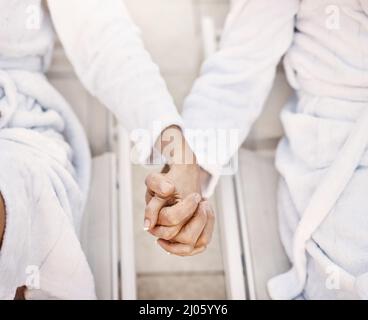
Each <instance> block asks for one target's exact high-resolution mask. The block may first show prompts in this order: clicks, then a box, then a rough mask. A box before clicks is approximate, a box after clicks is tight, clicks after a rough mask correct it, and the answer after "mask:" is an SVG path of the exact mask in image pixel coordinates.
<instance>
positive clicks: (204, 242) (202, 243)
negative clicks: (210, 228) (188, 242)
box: [197, 236, 209, 247]
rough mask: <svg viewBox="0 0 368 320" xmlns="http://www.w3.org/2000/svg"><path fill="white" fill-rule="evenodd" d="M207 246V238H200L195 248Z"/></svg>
mask: <svg viewBox="0 0 368 320" xmlns="http://www.w3.org/2000/svg"><path fill="white" fill-rule="evenodd" d="M208 244H209V238H208V237H207V236H204V237H202V238H201V239H200V240H199V241H198V243H197V246H198V247H205V246H207V245H208Z"/></svg>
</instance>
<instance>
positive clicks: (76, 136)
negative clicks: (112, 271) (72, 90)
mask: <svg viewBox="0 0 368 320" xmlns="http://www.w3.org/2000/svg"><path fill="white" fill-rule="evenodd" d="M0 88H1V89H0V111H1V118H0V192H1V193H2V195H3V197H4V200H5V206H6V228H5V234H4V239H3V244H2V248H1V250H0V298H1V299H13V298H14V295H15V291H16V289H17V287H20V286H23V285H27V286H28V290H26V293H25V294H26V298H27V299H55V298H57V299H94V298H95V290H94V282H93V277H92V274H91V271H90V269H89V266H88V264H87V261H86V258H85V256H84V254H83V252H82V249H81V246H80V244H79V241H78V237H77V235H78V231H79V225H80V220H81V217H82V212H83V207H84V202H85V200H86V199H85V198H86V194H87V190H88V184H89V171H90V155H89V150H88V145H87V141H86V137H85V135H84V132H83V130H82V128H81V126H80V124H79V122H78V121H77V119H76V117H75V115H74V114H73V113H72V111H71V109H70V107H69V106H68V104H67V103H66V102H65V101H64V99H63V98H62V97H61V96H60V95H59V94H58V93H57V92H56V90H55V89H54V88H53V87H52V86H51V85H50V84H49V83H48V82H47V80H46V78H45V77H44V75H42V74H41V73H33V72H28V71H0Z"/></svg>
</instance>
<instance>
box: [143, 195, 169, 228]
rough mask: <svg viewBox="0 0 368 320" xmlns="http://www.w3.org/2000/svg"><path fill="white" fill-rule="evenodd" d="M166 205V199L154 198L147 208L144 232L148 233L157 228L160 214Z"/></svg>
mask: <svg viewBox="0 0 368 320" xmlns="http://www.w3.org/2000/svg"><path fill="white" fill-rule="evenodd" d="M165 204H166V199H162V198H159V197H157V196H155V197H153V198H152V199H151V200H150V202H148V204H147V206H146V210H145V212H144V227H143V230H145V231H148V230H151V229H152V228H154V227H155V226H156V223H157V220H158V214H159V213H160V211H161V209H162V208H163V206H164V205H165Z"/></svg>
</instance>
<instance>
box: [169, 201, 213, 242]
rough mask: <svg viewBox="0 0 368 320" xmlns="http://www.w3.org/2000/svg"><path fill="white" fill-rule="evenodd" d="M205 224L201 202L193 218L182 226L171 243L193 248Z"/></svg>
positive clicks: (205, 218) (204, 210)
mask: <svg viewBox="0 0 368 320" xmlns="http://www.w3.org/2000/svg"><path fill="white" fill-rule="evenodd" d="M206 223H207V212H206V206H205V205H203V203H202V202H201V203H200V204H199V206H198V209H197V211H196V213H195V214H194V216H193V217H192V218H191V219H190V220H189V222H188V223H187V224H186V225H184V226H183V228H182V229H181V230H180V232H179V233H178V234H177V236H175V238H174V239H173V241H175V242H179V243H184V244H190V245H192V246H195V244H196V243H197V240H198V238H199V236H200V235H201V233H202V231H203V229H204V227H205V226H206Z"/></svg>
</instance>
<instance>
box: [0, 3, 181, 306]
mask: <svg viewBox="0 0 368 320" xmlns="http://www.w3.org/2000/svg"><path fill="white" fill-rule="evenodd" d="M48 6H49V10H50V13H51V17H52V21H53V23H54V26H55V29H56V31H57V32H58V35H59V37H60V40H61V42H62V44H63V45H64V48H65V51H66V53H67V56H68V57H69V59H70V60H71V62H72V64H73V66H74V67H75V70H76V73H77V75H78V76H79V77H80V79H81V81H82V82H83V84H84V85H85V87H86V88H87V89H88V90H89V91H90V92H91V94H93V95H95V96H96V97H98V98H99V99H100V100H101V101H102V102H103V103H104V104H105V105H106V106H107V107H108V108H110V109H111V110H112V111H113V112H114V113H115V114H116V116H117V117H118V119H119V120H120V121H121V123H122V124H123V125H124V126H125V127H126V128H127V129H129V130H130V131H133V130H135V129H146V130H151V129H152V126H156V127H157V125H158V122H159V124H160V125H161V126H162V128H164V127H166V126H168V125H179V126H180V125H181V118H180V117H179V115H178V113H177V110H176V108H175V106H174V104H173V101H172V98H171V97H170V95H169V93H168V91H167V88H166V85H165V83H164V81H163V80H162V78H161V76H160V74H159V71H158V68H157V66H156V65H155V64H154V63H153V62H152V61H151V59H150V56H149V54H148V53H147V52H146V51H145V50H144V47H143V44H142V41H141V40H140V36H139V31H138V30H137V28H136V27H135V26H134V24H133V23H132V21H131V20H130V18H129V16H128V13H127V11H126V9H125V7H124V5H123V3H122V1H121V0H105V1H100V0H88V1H86V0H49V1H48ZM52 47H53V29H52V26H51V20H50V17H49V15H48V13H47V12H46V10H45V9H44V8H43V7H42V5H41V0H0V192H1V194H2V195H3V197H4V200H5V205H6V226H5V234H4V239H3V244H2V247H1V249H0V299H13V298H14V296H15V291H16V289H17V287H20V286H23V285H27V286H28V289H27V290H26V293H25V295H26V298H27V299H47V298H49V299H55V298H57V299H94V298H95V291H94V282H93V276H92V274H91V271H90V269H89V266H88V264H87V261H86V258H85V256H84V254H83V252H82V250H81V247H80V244H79V241H78V231H79V225H80V220H81V217H82V213H83V208H84V203H85V200H86V196H87V192H88V185H89V175H90V155H89V149H88V143H87V140H86V137H85V134H84V132H83V130H82V128H81V126H80V124H79V122H78V120H77V119H76V117H75V115H74V113H73V112H72V111H71V108H70V106H69V105H68V104H67V103H66V102H65V100H64V99H63V98H62V97H61V96H60V95H59V94H58V92H57V91H56V90H55V89H54V88H53V87H52V86H51V85H50V84H49V83H48V81H47V79H46V78H45V76H44V74H43V73H44V72H45V71H46V70H47V67H48V65H49V62H50V57H51V54H52ZM155 132H156V134H159V131H158V132H157V131H155ZM155 138H156V136H152V139H151V143H146V144H145V145H144V146H143V147H142V146H141V151H142V153H141V159H144V158H145V157H146V156H147V155H149V154H150V153H151V147H152V143H153V141H154V140H155ZM146 142H147V141H146Z"/></svg>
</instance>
